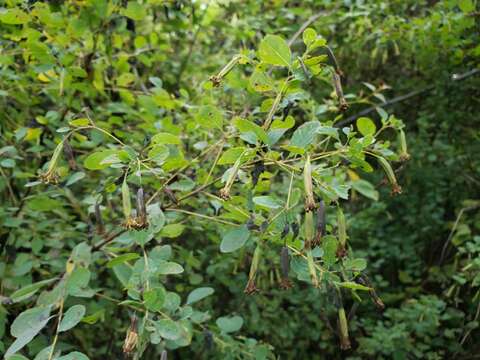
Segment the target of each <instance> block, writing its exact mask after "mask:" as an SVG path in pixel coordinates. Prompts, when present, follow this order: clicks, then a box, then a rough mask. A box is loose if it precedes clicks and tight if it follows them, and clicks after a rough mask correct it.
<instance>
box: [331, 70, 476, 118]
mask: <svg viewBox="0 0 480 360" xmlns="http://www.w3.org/2000/svg"><path fill="white" fill-rule="evenodd" d="M479 72H480V69H473V70H470V71H467V72H465V73H463V74H453V75H452V77H451V79H452V80H453V81H461V80H465V79H467V78H469V77H470V76H473V75H475V74H477V73H479ZM434 88H435V85H429V86H426V87H424V88H423V89H420V90H415V91H412V92H410V93H408V94H405V95H400V96H397V97H395V98H393V99H391V100H389V101H387V102H386V103H384V104H380V105H375V106H371V107H369V108H366V109H364V110H362V111H360V112H359V113H357V114H355V115H352V116H349V117H348V118H346V119H344V120H342V121H340V122H338V123H336V124H335V127H342V126H345V125H349V124H351V123H352V122H354V121H355V120H357V119H358V118H359V117H361V116H365V115H367V114H370V113H371V112H373V111H375V110H376V109H377V108H379V107H382V108H384V107H387V106H390V105H393V104H396V103H399V102H402V101H405V100H408V99H410V98H412V97H415V96H417V95H420V94H423V93H426V92H428V91H431V90H433V89H434Z"/></svg>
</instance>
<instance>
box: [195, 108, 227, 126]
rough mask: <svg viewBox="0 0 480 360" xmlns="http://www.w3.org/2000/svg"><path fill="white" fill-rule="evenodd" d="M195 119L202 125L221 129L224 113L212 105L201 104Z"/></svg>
mask: <svg viewBox="0 0 480 360" xmlns="http://www.w3.org/2000/svg"><path fill="white" fill-rule="evenodd" d="M195 119H196V120H197V121H198V123H199V124H200V125H201V126H203V127H205V128H207V129H213V128H215V127H217V128H220V129H221V128H222V125H223V114H222V113H221V112H220V110H218V109H217V108H216V107H215V106H212V105H204V106H201V107H200V108H199V109H198V113H197V114H196V116H195Z"/></svg>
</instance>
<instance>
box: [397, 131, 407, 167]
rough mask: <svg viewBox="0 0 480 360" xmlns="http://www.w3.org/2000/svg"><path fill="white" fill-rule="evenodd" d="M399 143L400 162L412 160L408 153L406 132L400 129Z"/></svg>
mask: <svg viewBox="0 0 480 360" xmlns="http://www.w3.org/2000/svg"><path fill="white" fill-rule="evenodd" d="M398 141H399V143H400V160H402V161H407V160H408V159H410V154H409V153H408V148H407V139H406V137H405V132H404V131H403V130H402V129H400V131H399V133H398Z"/></svg>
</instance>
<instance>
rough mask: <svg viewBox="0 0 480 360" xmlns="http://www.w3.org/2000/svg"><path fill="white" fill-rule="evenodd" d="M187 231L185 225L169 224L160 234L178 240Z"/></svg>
mask: <svg viewBox="0 0 480 360" xmlns="http://www.w3.org/2000/svg"><path fill="white" fill-rule="evenodd" d="M183 229H185V225H182V224H168V225H165V226H164V227H163V229H162V231H161V232H160V236H163V237H167V238H176V237H178V236H180V235H181V234H182V232H183Z"/></svg>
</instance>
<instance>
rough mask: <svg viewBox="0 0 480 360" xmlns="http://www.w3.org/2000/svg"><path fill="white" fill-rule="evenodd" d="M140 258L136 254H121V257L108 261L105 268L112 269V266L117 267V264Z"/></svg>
mask: <svg viewBox="0 0 480 360" xmlns="http://www.w3.org/2000/svg"><path fill="white" fill-rule="evenodd" d="M139 257H140V255H139V254H137V253H128V254H122V255H119V256H117V257H116V258H114V259H112V260H110V261H109V262H108V263H107V267H108V268H109V269H111V268H113V267H114V266H116V265H119V264H123V263H125V262H127V261H130V260H135V259H138V258H139Z"/></svg>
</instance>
